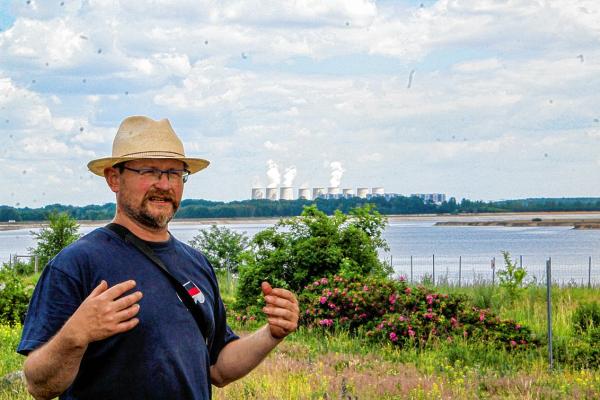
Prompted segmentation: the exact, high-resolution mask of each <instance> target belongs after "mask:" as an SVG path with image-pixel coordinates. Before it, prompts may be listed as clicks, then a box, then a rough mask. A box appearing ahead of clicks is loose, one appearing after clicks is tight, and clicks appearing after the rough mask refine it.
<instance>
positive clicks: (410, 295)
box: [300, 275, 539, 349]
mask: <svg viewBox="0 0 600 400" xmlns="http://www.w3.org/2000/svg"><path fill="white" fill-rule="evenodd" d="M300 303H301V304H302V316H301V323H302V324H303V325H305V326H308V327H322V328H324V329H336V328H343V329H348V330H349V331H351V332H357V331H359V330H360V331H361V332H364V333H366V335H367V336H368V337H370V338H372V339H374V340H378V341H390V342H392V343H394V344H397V345H400V346H404V345H412V346H424V345H426V344H428V343H431V342H433V341H436V340H447V341H452V340H455V339H456V337H464V338H467V339H471V338H472V339H477V340H486V341H490V342H491V343H497V344H500V345H503V346H505V347H507V348H509V349H516V348H523V347H527V346H530V345H532V344H533V345H536V344H538V343H539V341H538V340H537V339H535V338H534V337H532V335H531V331H530V330H529V329H528V328H527V327H524V326H521V325H519V324H517V323H515V322H514V321H511V320H502V319H500V318H499V317H498V316H496V315H494V314H493V313H491V312H490V311H489V310H484V309H479V308H477V307H473V306H472V305H471V303H470V301H469V299H468V298H467V297H466V296H462V295H448V294H440V293H435V292H433V291H432V290H430V289H428V288H425V287H423V286H418V287H415V288H413V287H410V286H408V285H407V284H406V281H405V280H404V279H402V278H401V279H399V280H389V279H382V278H373V277H366V278H361V277H354V278H347V277H341V276H338V275H336V276H333V277H331V278H321V279H319V280H316V281H314V282H313V283H312V284H309V285H307V286H306V287H305V289H304V291H303V292H302V294H301V296H300Z"/></svg>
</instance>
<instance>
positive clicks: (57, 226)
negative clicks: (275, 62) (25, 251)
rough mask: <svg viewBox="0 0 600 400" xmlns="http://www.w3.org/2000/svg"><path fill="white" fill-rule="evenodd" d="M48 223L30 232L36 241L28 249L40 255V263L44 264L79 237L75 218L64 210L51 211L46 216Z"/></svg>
mask: <svg viewBox="0 0 600 400" xmlns="http://www.w3.org/2000/svg"><path fill="white" fill-rule="evenodd" d="M48 219H49V220H50V224H49V226H48V227H47V228H43V229H42V230H40V231H39V232H33V231H32V232H31V234H32V235H33V236H34V237H35V239H36V241H37V245H36V247H34V248H32V249H30V251H31V252H32V254H35V255H37V256H39V257H40V265H42V266H43V265H46V264H47V263H48V261H50V260H51V259H52V258H53V257H54V256H55V255H57V254H58V253H59V252H60V251H61V250H62V249H64V248H65V247H67V246H68V245H70V244H71V243H73V242H74V241H76V240H77V239H79V236H80V235H79V234H78V233H77V231H78V229H79V225H78V224H77V220H76V219H74V218H72V217H70V216H69V214H67V213H66V212H63V213H60V214H57V213H52V214H50V215H49V216H48Z"/></svg>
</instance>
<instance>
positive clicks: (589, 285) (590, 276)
mask: <svg viewBox="0 0 600 400" xmlns="http://www.w3.org/2000/svg"><path fill="white" fill-rule="evenodd" d="M591 287H592V256H590V259H589V264H588V289H591Z"/></svg>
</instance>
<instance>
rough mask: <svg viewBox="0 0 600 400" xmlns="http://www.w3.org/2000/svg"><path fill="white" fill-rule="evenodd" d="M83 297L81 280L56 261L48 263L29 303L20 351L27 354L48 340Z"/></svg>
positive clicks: (75, 308)
mask: <svg viewBox="0 0 600 400" xmlns="http://www.w3.org/2000/svg"><path fill="white" fill-rule="evenodd" d="M82 301H83V294H82V290H81V285H80V284H79V283H78V282H77V280H76V279H75V278H73V277H71V276H69V275H67V274H66V273H65V272H63V271H61V270H59V269H57V268H56V267H55V266H53V265H52V262H51V263H50V264H48V265H47V266H46V268H44V272H43V273H42V275H41V276H40V279H39V281H38V283H37V285H36V287H35V290H34V292H33V296H32V298H31V301H30V303H29V308H28V310H27V315H26V317H25V322H24V324H23V333H22V336H21V342H20V343H19V346H18V347H17V352H18V353H20V354H23V355H27V354H29V352H31V351H32V350H35V349H36V348H38V347H39V346H41V345H43V344H44V343H46V342H48V341H49V340H50V339H51V338H52V337H53V336H54V335H55V334H56V333H57V332H58V331H59V330H60V328H62V326H63V325H64V323H65V322H66V321H67V319H69V317H70V316H71V315H73V313H74V312H75V310H77V308H78V307H79V305H80V304H81V302H82Z"/></svg>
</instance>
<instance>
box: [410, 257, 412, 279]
mask: <svg viewBox="0 0 600 400" xmlns="http://www.w3.org/2000/svg"><path fill="white" fill-rule="evenodd" d="M412 272H413V264H412V256H410V283H413V276H412Z"/></svg>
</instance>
